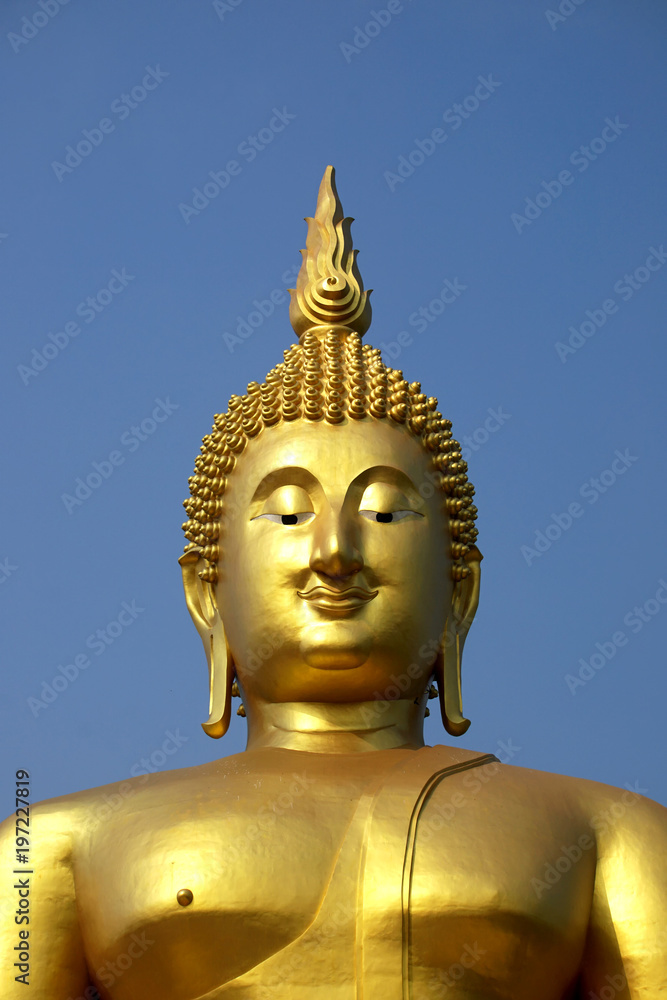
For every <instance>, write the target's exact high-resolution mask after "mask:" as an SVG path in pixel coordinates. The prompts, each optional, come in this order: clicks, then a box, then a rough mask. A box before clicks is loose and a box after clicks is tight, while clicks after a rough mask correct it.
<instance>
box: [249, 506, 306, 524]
mask: <svg viewBox="0 0 667 1000" xmlns="http://www.w3.org/2000/svg"><path fill="white" fill-rule="evenodd" d="M311 517H315V514H314V513H313V511H312V510H307V511H303V512H302V513H300V514H258V515H257V517H253V518H252V520H253V521H259V520H260V519H261V518H265V519H266V520H267V521H273V523H274V524H288V525H289V524H305V523H306V521H310V519H311Z"/></svg>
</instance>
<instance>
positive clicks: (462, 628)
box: [435, 545, 483, 736]
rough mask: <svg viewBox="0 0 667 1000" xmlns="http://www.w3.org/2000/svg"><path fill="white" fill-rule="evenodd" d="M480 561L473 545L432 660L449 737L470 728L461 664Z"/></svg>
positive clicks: (476, 600)
mask: <svg viewBox="0 0 667 1000" xmlns="http://www.w3.org/2000/svg"><path fill="white" fill-rule="evenodd" d="M482 558H483V557H482V553H481V552H480V551H479V549H478V548H477V546H475V545H472V546H471V547H470V550H469V551H468V552H467V553H466V556H465V561H466V564H467V566H468V569H469V573H468V574H467V576H466V577H465V579H462V580H459V581H458V582H457V583H456V584H455V586H454V592H453V594H452V607H451V612H450V614H449V616H448V618H447V621H446V623H445V630H444V632H443V636H442V642H441V646H440V651H439V653H438V656H437V659H436V661H435V675H436V678H437V681H438V693H439V695H440V712H441V715H442V724H443V726H444V727H445V729H446V730H447V732H448V733H449V734H450V736H463V734H464V733H465V732H466V731H467V730H468V728H469V727H470V720H469V719H466V718H465V716H464V715H463V704H462V702H463V699H462V694H461V664H462V661H463V647H464V645H465V641H466V636H467V635H468V630H469V628H470V626H471V625H472V621H473V618H474V617H475V612H476V611H477V605H478V604H479V583H480V563H481V561H482Z"/></svg>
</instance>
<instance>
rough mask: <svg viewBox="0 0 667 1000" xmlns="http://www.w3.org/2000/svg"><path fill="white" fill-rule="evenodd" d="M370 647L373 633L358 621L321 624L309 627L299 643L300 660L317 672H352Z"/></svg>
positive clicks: (365, 656)
mask: <svg viewBox="0 0 667 1000" xmlns="http://www.w3.org/2000/svg"><path fill="white" fill-rule="evenodd" d="M372 648H373V633H372V632H371V630H370V628H369V627H368V625H366V624H365V623H364V622H360V621H358V620H357V621H354V620H352V621H340V620H336V621H324V622H318V623H317V624H313V625H310V626H309V627H308V628H307V629H306V630H305V632H304V634H303V638H302V639H301V642H300V643H299V653H300V655H301V658H302V659H303V661H304V662H305V663H307V664H308V666H310V667H315V668H316V669H317V670H354V669H355V668H356V667H360V666H362V664H364V663H365V662H366V660H367V659H368V657H369V655H370V652H371V649H372Z"/></svg>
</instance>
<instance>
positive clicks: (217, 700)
mask: <svg viewBox="0 0 667 1000" xmlns="http://www.w3.org/2000/svg"><path fill="white" fill-rule="evenodd" d="M178 561H179V563H180V564H181V569H182V571H183V588H184V590H185V600H186V603H187V606H188V611H189V612H190V616H191V618H192V621H193V622H194V625H195V628H196V629H197V631H198V633H199V636H200V638H201V640H202V643H203V644H204V651H205V652H206V659H207V662H208V682H209V706H208V713H209V714H208V719H207V721H206V722H202V729H203V730H204V732H205V733H206V735H207V736H211V737H213V739H219V738H220V737H221V736H224V735H225V733H226V732H227V730H228V729H229V721H230V719H231V714H232V684H233V681H234V663H233V661H232V657H231V654H230V651H229V647H228V645H227V637H226V635H225V629H224V626H223V623H222V618H221V617H220V613H219V611H218V607H217V604H216V601H215V593H214V590H213V584H212V583H211V582H209V581H207V580H202V579H201V576H200V573H199V571H200V570H201V569H202V567H203V566H205V563H204V560H203V558H202V555H201V552H200V550H199V549H198V548H192V549H190V550H189V551H188V552H186V553H185V554H184V555H182V556H181V558H180V559H179V560H178Z"/></svg>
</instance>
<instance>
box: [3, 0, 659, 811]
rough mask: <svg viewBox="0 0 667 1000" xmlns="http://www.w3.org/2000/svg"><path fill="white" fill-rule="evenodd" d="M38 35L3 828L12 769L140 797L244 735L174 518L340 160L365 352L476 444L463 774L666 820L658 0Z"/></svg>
mask: <svg viewBox="0 0 667 1000" xmlns="http://www.w3.org/2000/svg"><path fill="white" fill-rule="evenodd" d="M57 3H58V0H44V5H45V7H46V8H47V12H46V13H45V12H44V8H42V7H40V6H39V5H38V3H37V0H22V2H18V0H5V2H4V3H3V4H2V12H1V14H0V20H1V31H0V51H1V52H2V91H3V94H4V95H5V99H4V101H3V108H2V136H3V144H2V145H3V154H2V155H3V166H2V196H3V198H2V210H1V212H0V233H2V236H1V237H0V254H1V255H2V268H3V272H4V293H3V296H2V303H1V306H0V309H1V310H2V317H3V329H4V334H3V340H2V351H3V356H4V363H3V365H2V368H1V369H0V380H1V395H0V399H1V405H2V411H3V413H2V423H3V428H4V433H3V444H4V448H3V458H2V466H3V469H4V471H5V476H4V480H3V482H4V489H3V495H2V521H1V525H2V527H1V529H0V560H4V562H2V568H0V575H1V576H2V580H3V582H2V583H0V608H1V610H2V615H3V626H4V627H3V637H4V667H3V671H2V698H1V699H0V711H1V713H2V715H1V718H0V725H1V729H2V734H3V737H2V740H3V769H2V776H1V777H0V789H3V790H4V794H5V798H4V800H3V801H4V802H5V805H4V806H1V805H0V812H2V813H7V812H9V811H10V808H11V803H12V800H11V798H10V793H11V788H12V781H13V772H14V770H15V769H16V768H17V767H26V768H28V769H29V770H30V771H31V772H32V775H33V789H34V797H35V798H45V797H50V796H53V795H58V794H63V793H66V792H69V791H75V790H78V789H81V788H85V787H89V786H92V785H98V784H103V783H106V782H110V781H114V780H120V779H122V778H124V777H126V776H127V775H128V774H129V773H130V770H131V769H132V767H133V766H134V765H136V763H137V762H138V761H139V760H140V759H141V758H142V757H149V756H150V755H151V754H155V752H156V751H159V750H160V747H161V746H162V743H163V742H164V740H165V738H166V737H165V733H166V732H167V731H172V732H177V731H178V733H180V738H181V739H182V742H181V745H180V746H179V748H178V750H177V751H176V752H174V753H173V754H172V755H171V756H169V758H168V759H165V760H164V761H161V760H160V758H161V757H164V756H165V755H164V754H163V753H159V752H158V753H157V757H156V759H157V760H158V761H159V763H158V764H157V765H156V766H159V767H184V766H188V765H191V764H196V763H199V762H203V761H206V760H209V759H212V758H214V757H215V756H217V755H220V754H227V753H233V752H235V751H238V750H239V749H241V748H242V746H243V742H244V727H245V723H244V722H243V720H241V719H237V718H236V717H234V721H233V726H232V730H231V731H230V734H229V735H228V736H227V737H226V738H225V739H224V740H223V741H222V742H221V743H220V742H214V741H212V740H209V739H208V738H207V737H206V736H205V735H204V733H203V732H202V730H201V729H200V725H199V724H200V722H201V721H202V720H203V719H204V718H205V716H206V707H207V679H206V665H205V662H204V658H203V653H202V650H201V648H200V644H199V640H198V638H197V636H196V634H195V632H194V629H193V628H192V626H191V624H190V621H189V618H188V616H187V612H186V609H185V605H184V601H183V596H182V589H181V582H180V573H179V567H178V565H177V562H176V560H177V557H178V555H179V554H180V552H181V549H182V545H183V539H182V535H181V531H180V524H181V522H182V520H183V519H184V514H183V511H182V508H181V501H182V499H183V498H184V497H185V495H186V492H187V477H188V476H189V475H190V474H191V471H192V466H193V462H194V458H195V455H196V454H197V451H198V447H199V443H200V439H201V437H202V435H203V434H205V433H207V432H208V430H209V428H210V423H211V418H212V415H213V413H214V412H216V411H220V410H221V409H224V408H225V407H226V403H227V400H228V398H229V396H230V394H231V393H234V392H237V393H238V392H242V391H243V390H244V388H245V385H246V384H247V382H248V381H250V380H253V379H258V380H261V379H262V378H263V376H264V374H265V372H266V371H267V370H268V369H269V368H270V367H271V366H272V365H273V364H275V363H276V362H277V361H278V360H280V358H281V355H282V350H283V348H284V347H285V346H287V344H288V343H289V342H290V341H291V329H290V326H289V321H288V317H287V310H286V307H285V306H282V307H281V306H277V307H276V308H275V309H274V311H273V313H272V314H271V315H270V316H267V317H265V318H264V317H261V319H262V322H261V324H260V323H257V319H258V316H256V315H255V316H253V317H252V320H251V322H255V323H256V324H257V325H256V327H255V328H254V330H253V333H252V335H251V336H250V337H249V338H247V339H242V338H240V337H239V338H238V339H239V341H240V342H235V341H234V337H235V336H236V331H237V327H238V326H239V322H240V319H242V320H244V321H245V322H246V323H247V322H248V316H249V314H251V313H253V312H254V311H255V310H256V307H255V306H254V305H253V303H254V300H258V301H259V302H260V303H261V302H264V301H265V300H270V295H271V293H272V292H274V291H275V292H276V297H278V295H277V291H276V290H280V289H283V288H284V287H285V285H286V284H291V282H292V280H293V278H292V277H291V276H290V275H289V274H286V273H285V272H287V271H289V269H291V268H292V267H293V266H294V265H295V264H297V263H298V260H299V258H298V253H297V252H298V250H299V248H300V247H301V246H303V245H304V242H305V224H304V223H303V221H302V220H303V216H305V215H308V214H310V213H312V211H313V209H314V206H315V197H316V193H317V188H318V185H319V181H320V178H321V175H322V172H323V169H324V167H325V166H326V164H327V163H333V164H334V165H335V166H336V169H337V178H338V186H339V191H340V194H341V197H342V200H343V204H344V207H345V209H346V211H347V213H348V214H350V215H353V216H355V217H356V218H357V220H358V221H357V222H356V223H355V226H354V229H353V231H354V238H355V244H356V246H357V247H359V248H360V249H361V255H360V259H359V264H360V267H361V270H362V273H363V276H364V279H365V282H366V285H367V286H368V287H372V288H374V289H375V291H374V296H373V304H374V320H373V325H372V328H371V331H370V334H369V337H368V339H369V340H370V341H371V342H372V343H373V344H374V345H376V346H383V347H384V349H385V350H386V351H387V352H388V354H387V355H386V359H387V360H390V361H391V360H393V362H394V364H395V365H397V366H399V367H403V368H404V370H405V373H406V376H407V377H408V378H409V379H410V380H413V379H417V380H421V381H422V383H423V385H424V388H425V391H427V392H428V393H433V394H435V395H437V396H438V397H439V399H440V402H441V407H442V410H443V411H444V413H445V414H446V415H447V416H449V417H451V419H452V420H453V421H454V428H455V432H456V434H457V436H458V437H459V438H460V439H462V438H465V437H466V436H467V437H468V439H469V441H470V442H471V443H470V444H469V445H467V447H468V448H469V450H470V456H469V466H470V476H471V479H472V481H473V482H474V483H475V485H476V487H477V491H478V496H477V503H478V506H479V509H480V518H479V527H480V540H479V541H480V547H481V549H482V551H483V552H484V555H485V562H484V567H483V568H484V582H483V592H482V602H481V607H480V611H479V615H478V619H477V621H476V623H475V626H474V630H473V632H472V633H471V637H470V640H469V643H468V648H467V650H466V653H467V655H466V660H465V664H464V672H465V675H464V707H465V711H466V713H467V714H468V715H469V717H470V718H471V719H472V722H473V725H472V728H471V729H470V730H469V732H468V733H467V734H466V736H465V737H464V740H463V743H464V744H465V745H466V746H469V747H471V748H475V749H479V750H484V751H492V752H493V751H496V752H497V747H498V741H503V742H504V743H507V742H508V741H511V744H512V746H513V747H520V748H521V749H520V750H518V751H516V753H515V756H514V758H513V763H516V764H517V765H520V766H524V767H534V768H541V769H545V770H548V771H558V772H563V773H570V774H574V775H579V776H583V777H587V778H593V779H596V780H601V781H606V782H609V783H611V784H617V785H623V784H624V783H625V782H632V783H634V782H635V781H638V782H639V783H640V787H642V788H643V789H645V790H646V791H647V794H648V795H649V796H651V797H653V798H656V799H658V800H660V801H663V802H667V776H666V775H665V770H664V759H665V752H664V704H665V697H666V694H667V690H666V682H665V653H664V649H665V640H666V638H667V604H664V603H661V602H660V596H662V598H663V600H667V587H664V588H663V589H662V590H661V589H660V588H661V586H662V585H661V584H660V582H659V581H661V580H663V581H666V580H667V552H666V548H665V517H664V511H665V490H666V489H667V481H666V477H665V461H664V427H665V406H664V400H665V385H664V383H665V375H664V368H665V347H664V338H665V333H664V306H665V297H666V296H665V293H666V289H667V257H666V256H665V252H664V251H665V248H666V247H667V218H666V213H665V205H666V196H665V171H664V162H665V138H664V135H665V132H664V122H665V103H666V99H665V95H666V94H667V79H666V76H667V63H666V62H665V58H664V54H665V44H666V39H665V35H666V29H667V10H665V6H664V3H662V2H661V0H636V2H634V3H632V4H629V3H621V2H620V0H607V2H605V3H603V2H602V0H586V2H584V3H581V4H580V5H578V6H575V5H574V3H571V4H568V3H565V4H561V7H563V9H564V10H571V11H572V13H570V14H558V6H557V4H556V3H555V2H554V3H553V4H552V7H551V10H552V11H553V12H554V14H553V16H547V12H548V10H549V7H548V4H547V3H546V2H545V3H542V2H536V0H533V2H531V3H528V2H521V3H520V2H516V0H515V2H510V0H504V2H503V3H498V2H497V0H475V2H463V0H448V2H447V3H442V2H441V0H414V2H410V0H403V2H402V3H396V2H392V3H391V4H390V5H388V4H387V3H386V2H385V0H378V2H377V3H375V4H372V3H368V4H366V3H361V2H354V3H352V2H341V0H337V2H335V3H334V2H331V0H319V2H317V3H314V2H305V0H292V2H291V3H289V4H279V3H270V2H268V0H262V2H260V0H235V2H234V3H232V2H231V0H229V2H228V3H222V2H219V3H217V4H216V5H214V4H213V3H211V2H207V0H189V2H187V3H185V2H181V3H172V4H165V3H159V2H158V0H142V2H141V3H131V2H130V0H115V2H114V3H113V4H110V3H102V2H100V0H86V2H84V0H70V2H69V3H67V4H66V5H65V6H63V7H62V8H60V7H58V8H57V10H56V11H55V12H54V11H53V7H54V5H55V4H57ZM388 7H389V11H388V13H384V12H385V11H387V10H388ZM373 10H375V11H376V13H377V17H376V18H375V19H374V18H373V16H372V14H371V11H373ZM392 11H393V13H391V17H389V13H390V12H392ZM49 12H50V13H49ZM23 18H26V20H25V21H23V20H22V19H23ZM367 24H370V27H369V28H368V31H366V28H365V25H367ZM357 29H360V31H358V30H357ZM21 32H23V34H21ZM124 95H126V96H124ZM456 105H459V109H458V110H457V108H456ZM434 130H439V131H436V132H435V135H434V134H433V133H434ZM86 131H87V133H88V136H87V137H86ZM77 146H79V151H78V152H77ZM67 147H72V150H71V151H70V152H69V153H68V152H67ZM582 147H583V149H582ZM230 161H235V162H236V164H237V166H236V167H234V166H232V168H231V171H230V170H229V167H228V164H229V163H230ZM399 167H400V170H399ZM401 171H402V173H403V175H404V176H403V177H402V178H401V179H400V180H399V179H398V178H399V177H400V173H401ZM221 172H222V173H221ZM225 172H226V175H225ZM211 173H213V174H214V175H215V174H217V175H218V181H217V182H215V181H213V180H212V178H211V176H210V175H211ZM204 185H208V187H207V188H204ZM223 185H224V188H223ZM195 188H198V189H200V191H201V192H202V193H201V194H200V195H198V196H196V195H195V193H194V191H193V189H195ZM206 191H208V194H209V196H210V200H209V198H208V197H207V195H206ZM195 197H197V199H198V200H197V201H195V202H194V203H193V199H194V198H195ZM183 206H186V207H183ZM187 206H189V208H188V207H187ZM197 206H199V207H197ZM193 207H194V208H195V209H196V212H194V211H191V209H192V208H193ZM531 216H532V218H530V217H531ZM647 261H648V263H647ZM626 275H627V276H628V277H627V278H626V277H624V276H626ZM446 281H449V282H450V285H449V286H446V285H445V282H446ZM452 287H454V288H455V289H456V293H454V292H452V290H451V289H452ZM443 290H444V296H445V299H447V300H449V301H447V302H443V299H442V298H440V296H441V294H442V293H443ZM89 298H91V299H92V300H93V302H92V304H91V303H88V302H87V300H88V299H89ZM434 300H436V301H435V305H434V307H433V309H431V306H430V303H431V302H432V301H434ZM420 309H424V310H426V314H425V315H424V314H421V315H420V313H419V310H420ZM264 310H265V312H268V311H269V308H268V306H266V305H265V306H264ZM582 324H584V326H583V331H582V329H581V328H582ZM241 329H242V330H244V329H248V328H246V327H243V326H242V327H241ZM401 334H403V336H402V338H401V339H402V346H400V356H399V357H398V358H396V357H395V355H396V352H397V351H398V350H399V340H398V338H399V335H401ZM51 335H53V336H52V337H51ZM225 335H227V336H225ZM559 344H560V345H561V346H560V347H559V346H558V345H559ZM45 345H50V346H48V347H47V348H46V352H45V353H43V351H44V347H45ZM59 345H60V346H59ZM33 352H35V353H33ZM40 358H41V360H40ZM40 368H41V370H38V369H40ZM158 400H159V401H161V403H160V402H156V401H158ZM154 411H155V414H156V415H155V416H154V415H153V414H154ZM491 411H495V412H496V417H495V418H494V417H493V416H492V415H491ZM498 413H500V419H499V418H498ZM158 421H159V422H158ZM142 425H143V428H144V429H143V430H141V427H142ZM485 425H486V426H485ZM133 427H139V430H140V433H139V435H137V434H136V433H135V431H133V430H132V429H131V428H133ZM142 438H143V439H142ZM617 452H619V453H620V454H621V455H622V456H624V458H623V459H621V458H618V456H617ZM112 453H114V454H115V457H114V458H112V459H111V460H110V459H109V456H110V455H111V454H112ZM114 462H115V463H116V464H114ZM94 463H98V465H99V466H100V469H101V470H103V471H102V472H99V473H98V476H99V477H100V485H99V486H97V487H96V488H94V489H93V490H92V491H91V495H90V496H89V497H88V498H86V499H85V500H83V502H81V503H73V502H71V501H68V500H67V499H65V500H63V495H69V496H73V495H74V491H75V487H76V482H77V479H78V478H81V479H83V480H85V479H86V477H88V476H89V475H90V474H91V473H94V472H95V465H94ZM104 463H107V464H104ZM104 475H106V478H102V477H103V476H104ZM92 481H93V482H94V483H95V482H97V480H96V479H95V478H93V480H92ZM596 483H597V485H596ZM75 499H76V497H75ZM572 505H574V506H572ZM568 510H570V511H574V513H569V514H568ZM554 516H555V517H556V520H554ZM568 519H569V520H568ZM558 521H560V527H559V525H558ZM537 532H542V533H543V534H542V535H536V533H537ZM536 538H537V543H536ZM522 547H523V548H522ZM540 547H541V548H542V549H543V550H544V551H542V552H539V551H538V550H539V548H540ZM656 593H658V594H659V595H660V596H659V597H658V598H656ZM133 602H134V603H133ZM124 603H125V604H127V605H129V606H130V608H133V609H134V610H133V612H131V613H129V612H127V611H125V612H124V613H123V614H122V619H121V621H122V624H121V625H120V626H114V625H113V623H114V621H117V620H118V616H119V614H121V611H122V607H123V604H124ZM635 608H638V609H639V612H636V611H635V610H634V609H635ZM139 609H141V610H139ZM108 623H112V628H111V633H119V632H120V634H116V636H115V637H113V641H112V642H111V644H110V645H104V646H102V647H100V646H99V645H97V646H96V645H94V641H95V640H94V639H93V644H92V645H90V644H89V645H87V642H88V639H89V636H94V633H96V631H97V630H98V629H106V626H107V624H108ZM107 635H108V633H107ZM613 637H615V639H614V638H613ZM597 644H599V647H601V650H602V651H601V650H600V648H599V647H598V645H597ZM83 654H86V655H87V656H88V658H89V661H90V665H89V666H87V667H85V668H84V669H83V670H82V671H81V672H80V676H79V677H78V678H76V680H73V681H72V682H71V683H69V682H68V684H67V687H66V688H65V690H62V691H61V692H60V693H59V694H58V697H57V699H56V700H55V701H53V702H52V703H51V704H50V705H48V707H46V708H44V709H40V710H38V712H37V715H36V716H35V714H34V713H33V712H32V711H31V709H30V705H29V701H28V699H30V698H36V699H40V698H41V694H42V691H43V689H42V685H43V683H44V682H48V683H49V684H50V683H51V681H52V680H53V678H54V677H55V676H57V675H58V674H59V667H60V666H63V667H65V668H66V667H67V665H68V664H72V663H73V661H75V657H77V655H79V656H81V655H83ZM592 657H593V658H594V660H593V666H591V665H590V660H591V658H592ZM79 662H82V661H81V660H80V661H79ZM580 672H581V674H580ZM70 673H72V671H70ZM568 675H570V678H571V679H570V681H569V683H568V680H567V676H568ZM60 676H61V677H62V676H63V675H62V674H60ZM59 686H60V687H62V686H63V683H62V681H61V682H60V683H59ZM427 738H428V740H429V741H430V742H436V743H437V742H441V741H444V740H445V739H446V738H445V735H444V731H443V730H442V727H441V725H440V722H439V720H438V719H437V718H436V717H435V716H432V717H431V718H430V719H429V720H428V721H427Z"/></svg>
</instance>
